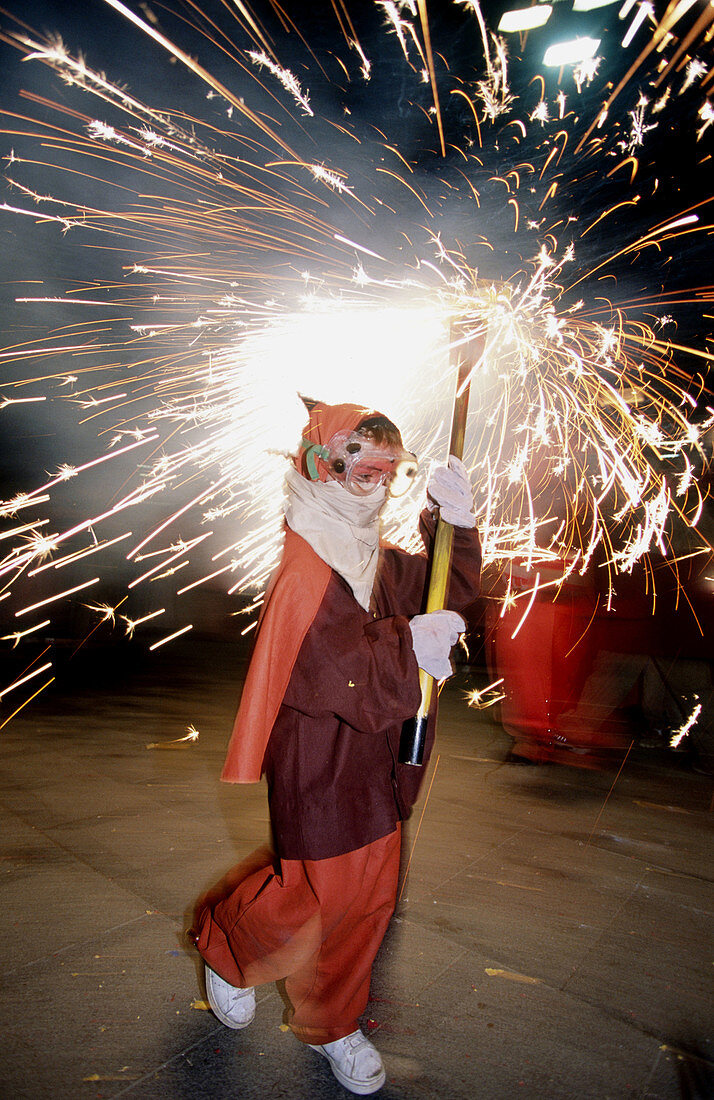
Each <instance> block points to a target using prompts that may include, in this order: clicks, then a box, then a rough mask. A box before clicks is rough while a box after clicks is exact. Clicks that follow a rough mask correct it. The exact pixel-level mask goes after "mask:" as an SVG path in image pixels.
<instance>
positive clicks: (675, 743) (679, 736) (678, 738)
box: [669, 695, 702, 749]
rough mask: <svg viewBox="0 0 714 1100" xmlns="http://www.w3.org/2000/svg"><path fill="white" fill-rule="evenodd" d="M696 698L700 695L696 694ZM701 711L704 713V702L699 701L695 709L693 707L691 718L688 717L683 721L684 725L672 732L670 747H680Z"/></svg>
mask: <svg viewBox="0 0 714 1100" xmlns="http://www.w3.org/2000/svg"><path fill="white" fill-rule="evenodd" d="M694 698H695V699H699V696H698V695H695V696H694ZM701 713H702V704H701V703H699V702H697V703H696V704H695V706H694V709H693V711H692V713H691V714H690V715H689V718H687V719H686V721H685V722H683V723H682V725H681V726H680V727H679V729H678V730H675V731H674V733H673V734H672V736H671V738H670V742H669V747H670V748H671V749H676V748H679V746H680V745H681V743H682V741H683V740H684V738H685V737H686V736H687V734H688V733H689V731H690V730H691V728H692V726H693V725H694V724H695V723H696V722H697V720H698V718H699V715H700V714H701Z"/></svg>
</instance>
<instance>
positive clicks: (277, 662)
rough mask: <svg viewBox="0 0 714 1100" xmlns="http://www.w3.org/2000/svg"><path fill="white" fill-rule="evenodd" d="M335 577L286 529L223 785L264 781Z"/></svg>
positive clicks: (246, 682)
mask: <svg viewBox="0 0 714 1100" xmlns="http://www.w3.org/2000/svg"><path fill="white" fill-rule="evenodd" d="M331 575H332V570H331V569H330V567H329V565H327V564H326V562H324V561H323V560H322V558H319V557H318V556H317V554H316V553H315V551H314V550H313V549H312V547H311V546H310V545H309V544H308V543H307V542H305V540H304V539H303V538H301V537H300V535H296V534H295V532H294V531H291V530H290V528H289V527H288V528H286V530H285V548H284V550H283V557H282V561H281V563H280V567H279V569H278V571H277V573H276V574H275V576H274V578H273V580H272V582H271V585H270V588H269V589H268V592H267V594H266V597H265V604H264V605H263V613H262V617H261V622H260V626H259V629H258V637H257V638H256V642H255V649H254V651H253V656H252V658H251V662H250V666H249V668H248V675H247V676H246V679H245V685H244V687H243V695H242V698H241V704H240V708H239V710H238V715H237V717H236V720H235V725H234V726H233V733H232V735H231V739H230V742H229V745H228V753H227V755H226V760H225V763H224V765H223V771H222V772H221V779H223V780H224V781H226V782H227V783H255V782H257V780H259V779H260V776H261V772H262V766H263V757H264V756H265V750H266V748H267V746H268V740H269V738H270V731H271V730H272V728H273V725H274V724H275V719H276V718H277V716H278V711H279V710H280V705H281V703H282V701H283V696H284V695H285V692H286V690H287V686H288V683H289V681H290V676H291V674H292V671H293V666H294V664H295V661H296V660H297V655H298V653H299V652H300V646H301V645H302V643H303V641H304V639H305V635H306V634H307V632H308V630H309V629H310V626H311V624H312V621H313V619H314V618H315V615H316V614H317V610H318V608H319V606H320V604H321V603H322V599H323V597H324V595H325V591H326V589H327V585H328V583H329V580H330V577H331Z"/></svg>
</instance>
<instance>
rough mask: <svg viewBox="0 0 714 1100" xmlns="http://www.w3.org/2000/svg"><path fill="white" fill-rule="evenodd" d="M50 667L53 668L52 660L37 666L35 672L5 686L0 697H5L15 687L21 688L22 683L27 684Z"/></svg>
mask: <svg viewBox="0 0 714 1100" xmlns="http://www.w3.org/2000/svg"><path fill="white" fill-rule="evenodd" d="M48 668H52V662H51V661H47V662H46V663H45V664H44V665H40V667H39V668H36V669H35V670H34V672H28V674H27V676H23V677H21V679H19V680H15V682H14V683H12V684H10V685H9V687H6V688H3V689H2V691H0V699H3V698H4V697H5V696H6V695H8V694H9V693H10V692H11V691H14V690H15V688H19V687H21V686H22V684H26V683H27V682H28V681H29V680H32V679H34V677H35V676H39V675H40V673H41V672H46V671H47V669H48Z"/></svg>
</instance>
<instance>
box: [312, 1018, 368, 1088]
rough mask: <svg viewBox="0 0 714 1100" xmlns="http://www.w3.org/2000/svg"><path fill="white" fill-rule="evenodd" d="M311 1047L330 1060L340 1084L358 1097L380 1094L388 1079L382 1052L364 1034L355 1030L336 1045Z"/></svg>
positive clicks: (337, 1040)
mask: <svg viewBox="0 0 714 1100" xmlns="http://www.w3.org/2000/svg"><path fill="white" fill-rule="evenodd" d="M308 1045H309V1046H311V1047H312V1049H313V1050H316V1051H317V1053H318V1054H321V1055H322V1056H323V1058H327V1061H328V1062H329V1063H330V1066H331V1067H332V1072H333V1073H334V1075H335V1077H336V1078H337V1080H338V1081H339V1082H340V1084H341V1085H344V1087H345V1088H346V1089H349V1091H350V1092H355V1093H357V1094H358V1096H367V1095H368V1094H369V1093H370V1092H376V1091H377V1089H381V1087H382V1085H383V1084H384V1082H385V1081H386V1079H387V1075H386V1073H385V1072H384V1066H383V1065H382V1059H381V1058H380V1056H379V1051H378V1050H377V1049H376V1047H374V1046H373V1045H372V1043H370V1041H369V1039H367V1038H366V1037H365V1036H364V1035H363V1034H362V1032H361V1031H353V1032H352V1034H351V1035H345V1037H344V1039H336V1040H335V1042H334V1043H323V1044H322V1046H313V1045H312V1043H309V1044H308Z"/></svg>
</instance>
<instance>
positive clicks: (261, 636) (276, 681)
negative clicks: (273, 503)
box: [221, 402, 374, 783]
mask: <svg viewBox="0 0 714 1100" xmlns="http://www.w3.org/2000/svg"><path fill="white" fill-rule="evenodd" d="M370 415H374V411H373V410H371V409H366V408H363V407H362V406H360V405H349V404H345V405H325V404H323V403H322V402H318V403H317V404H315V405H314V406H313V408H312V409H311V410H310V423H309V424H308V426H307V428H306V429H305V432H304V433H303V438H304V439H305V440H306V441H307V442H309V443H313V444H316V445H321V444H325V443H328V442H329V441H330V439H332V436H333V435H334V434H335V433H336V432H339V431H345V430H347V431H352V430H353V429H355V428H356V427H357V426H358V425H359V424H360V423H361V421H363V420H364V419H365V417H368V416H370ZM300 455H301V457H300V458H299V459H297V460H296V465H297V468H298V469H299V470H300V471H301V473H302V474H303V475H304V476H305V475H306V467H305V461H304V460H305V451H304V450H303V451H301V452H300ZM318 469H319V472H320V480H322V481H324V480H325V478H326V477H327V472H326V467H324V465H323V464H322V463H318ZM331 575H332V570H331V568H330V566H329V565H327V564H326V562H324V561H323V560H322V558H320V557H318V555H317V554H316V553H315V551H314V550H313V549H312V547H311V546H310V545H309V543H307V542H306V541H305V540H304V539H303V538H301V537H300V535H296V534H295V532H294V531H291V530H290V528H289V527H286V528H285V545H284V548H283V555H282V559H281V562H280V565H279V567H278V569H277V571H276V573H275V575H274V576H273V579H272V581H271V583H270V586H269V588H268V591H267V593H266V596H265V602H264V604H263V610H262V613H261V617H260V624H259V626H258V636H257V638H256V641H255V649H254V650H253V656H252V658H251V662H250V665H249V667H248V674H247V676H246V679H245V685H244V687H243V695H242V697H241V703H240V707H239V710H238V714H237V716H236V720H235V724H234V726H233V733H232V734H231V739H230V742H229V744H228V753H227V755H226V760H225V763H224V765H223V771H222V772H221V779H223V780H224V781H225V782H227V783H255V782H257V780H259V779H260V776H261V772H262V767H263V757H264V756H265V750H266V748H267V747H268V740H269V739H270V732H271V730H272V728H273V726H274V724H275V719H276V718H277V716H278V711H279V710H280V705H281V703H282V701H283V697H284V695H285V692H286V690H287V686H288V683H289V682H290V676H291V674H292V671H293V667H294V665H295V662H296V660H297V656H298V653H299V652H300V647H301V645H302V643H303V641H304V640H305V635H306V634H307V632H308V630H309V629H310V626H311V625H312V621H313V619H314V618H315V615H316V614H317V611H318V608H319V607H320V604H321V603H322V600H323V597H324V595H325V592H326V590H327V585H328V583H329V580H330V577H331Z"/></svg>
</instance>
